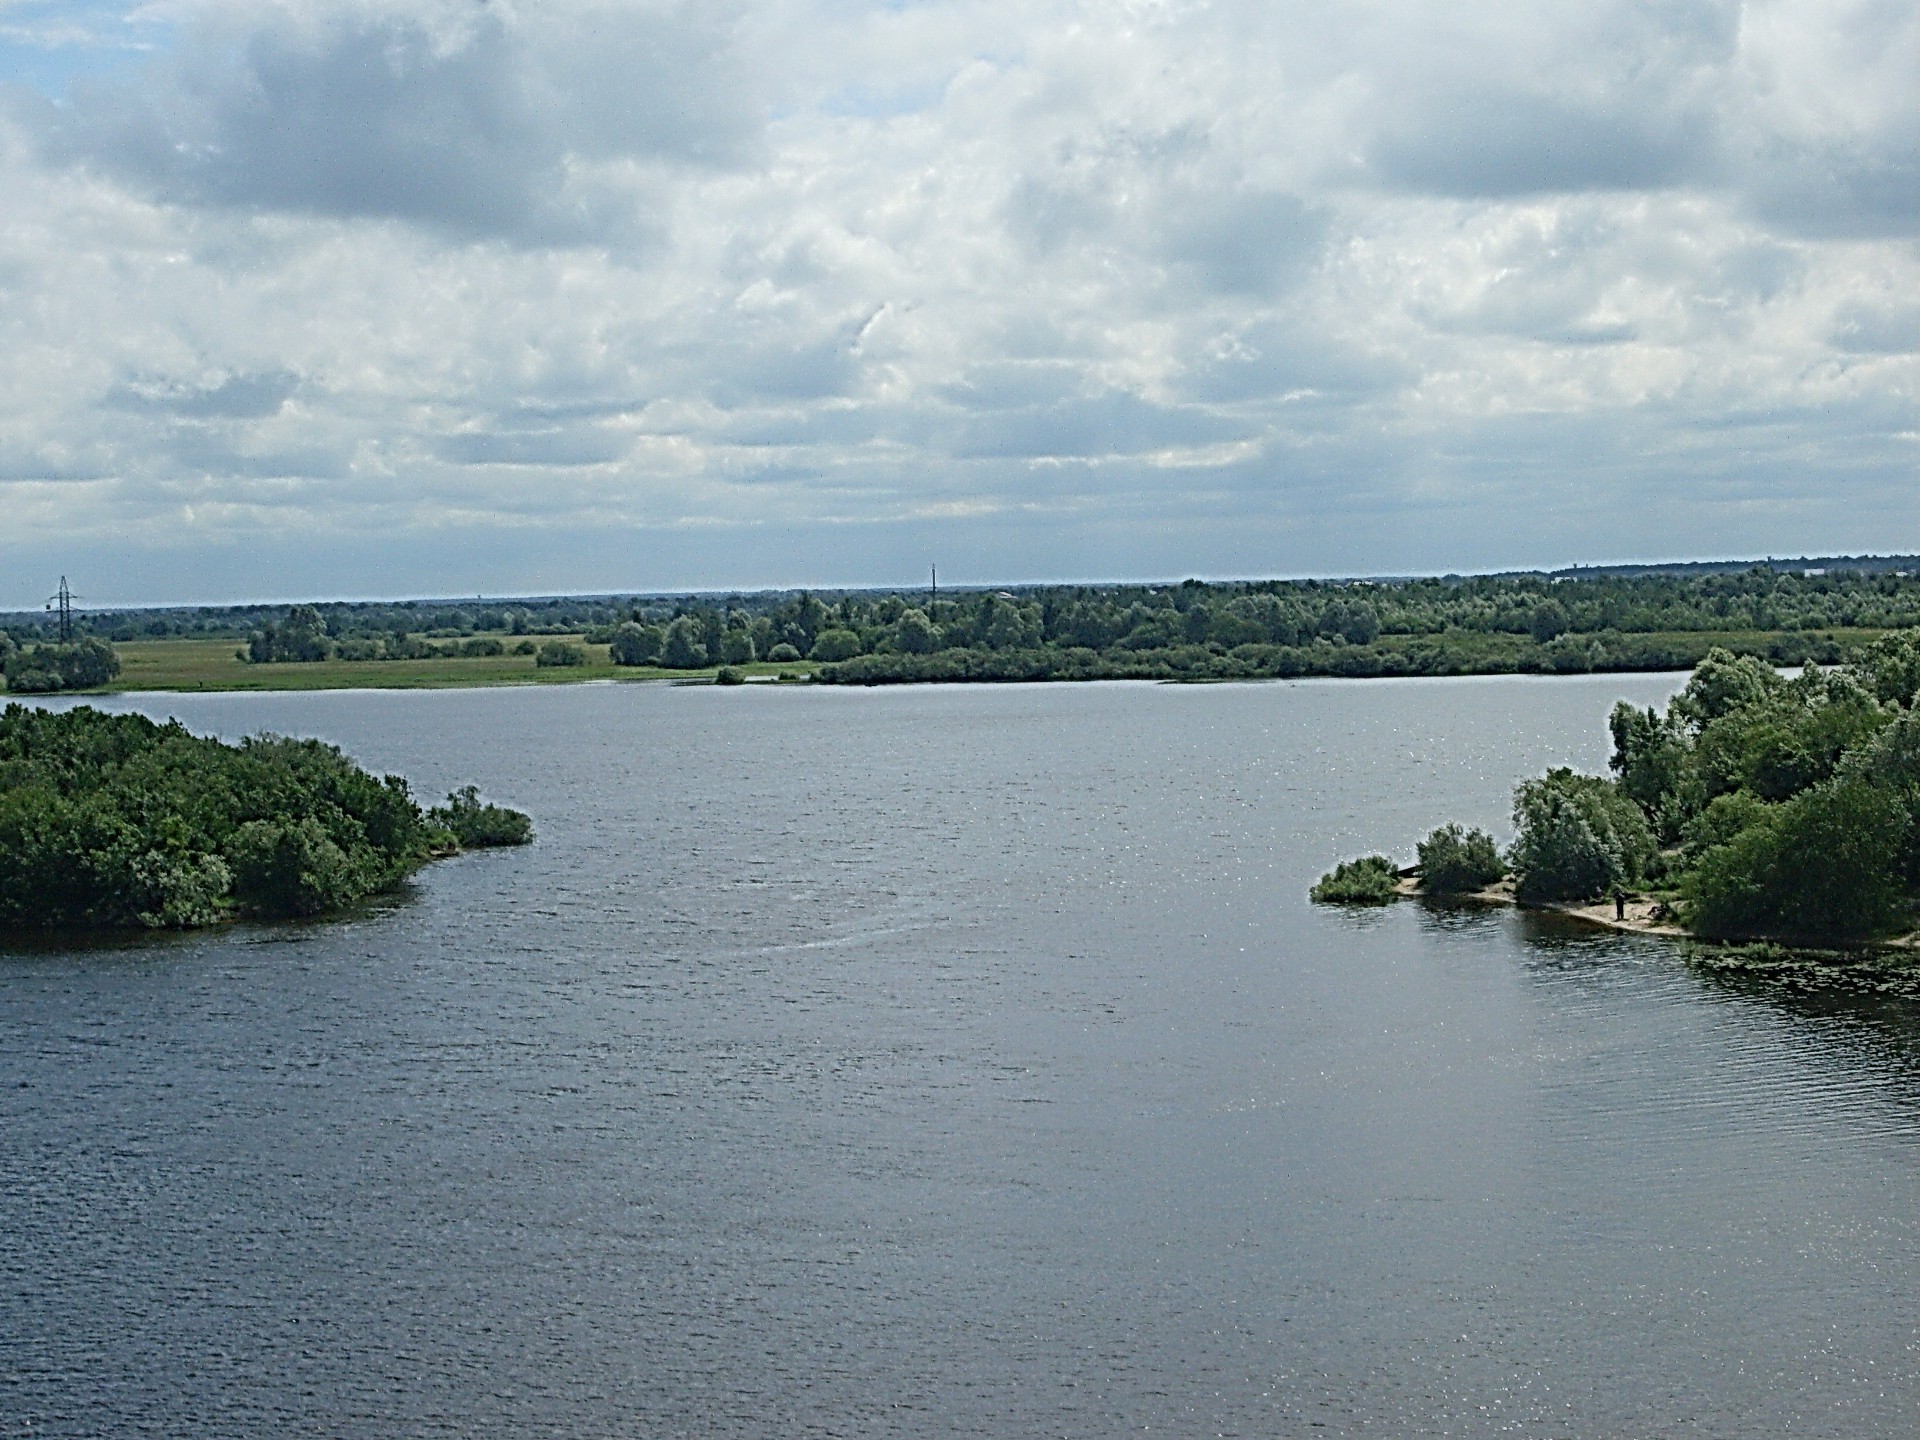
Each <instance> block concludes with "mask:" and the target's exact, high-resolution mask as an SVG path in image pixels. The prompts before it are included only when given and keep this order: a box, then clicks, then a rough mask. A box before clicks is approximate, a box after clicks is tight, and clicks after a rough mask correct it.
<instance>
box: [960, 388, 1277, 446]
mask: <svg viewBox="0 0 1920 1440" xmlns="http://www.w3.org/2000/svg"><path fill="white" fill-rule="evenodd" d="M1250 433H1251V431H1250V430H1249V429H1248V427H1247V425H1246V424H1245V423H1244V422H1242V421H1238V420H1231V419H1227V418H1225V417H1222V416H1219V415H1215V414H1213V413H1211V412H1210V411H1206V410H1202V409H1199V408H1197V407H1194V406H1168V405H1158V404H1155V403H1153V402H1152V401H1149V400H1143V399H1141V398H1140V397H1139V396H1137V395H1131V394H1128V393H1126V392H1125V391H1117V390H1116V391H1109V392H1107V393H1106V394H1104V395H1100V396H1096V397H1091V398H1085V399H1075V400H1067V401H1061V402H1059V403H1057V404H1053V405H1045V406H1035V407H1033V408H1031V409H1026V410H1017V411H1000V412H996V413H994V414H992V415H987V416H981V417H978V418H976V419H973V420H970V421H968V422H966V423H965V424H964V425H963V426H962V427H961V430H960V433H959V435H958V436H957V437H956V443H955V445H954V447H953V453H954V454H956V455H958V456H960V457H963V458H981V459H984V458H991V457H1008V458H1014V457H1024V458H1028V459H1063V458H1092V457H1098V456H1106V455H1133V454H1142V453H1148V454H1150V453H1152V452H1154V451H1158V450H1166V449H1172V448H1176V447H1180V446H1191V445H1210V444H1218V443H1220V442H1222V441H1230V440H1240V439H1245V438H1247V436H1248V435H1249V434H1250Z"/></svg>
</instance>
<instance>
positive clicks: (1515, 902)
mask: <svg viewBox="0 0 1920 1440" xmlns="http://www.w3.org/2000/svg"><path fill="white" fill-rule="evenodd" d="M1399 890H1400V893H1401V894H1402V895H1407V896H1411V897H1414V898H1419V896H1420V895H1421V894H1422V892H1421V889H1420V877H1419V876H1417V875H1402V876H1401V877H1400V881H1399ZM1453 898H1454V899H1456V900H1459V901H1460V902H1462V903H1464V904H1469V905H1512V906H1515V907H1516V908H1518V909H1521V910H1550V911H1552V912H1553V913H1554V914H1556V915H1571V916H1573V917H1574V918H1575V919H1576V920H1583V921H1585V922H1587V923H1588V924H1590V925H1597V926H1599V927H1600V928H1601V929H1603V930H1621V931H1625V932H1627V933H1629V934H1633V935H1665V936H1669V937H1671V938H1672V939H1675V940H1687V939H1692V938H1693V937H1692V936H1690V935H1688V933H1687V932H1686V930H1684V929H1683V928H1681V926H1680V925H1678V924H1677V923H1675V922H1674V921H1673V920H1671V919H1667V918H1665V916H1664V915H1663V914H1659V913H1658V912H1660V911H1661V910H1662V907H1661V906H1660V904H1659V903H1658V902H1656V901H1653V900H1647V899H1644V898H1640V897H1634V896H1630V897H1629V898H1628V900H1627V904H1626V914H1625V915H1624V916H1623V917H1619V916H1616V915H1615V914H1614V909H1613V901H1611V900H1597V901H1594V902H1593V903H1592V904H1579V903H1577V902H1575V901H1571V900H1549V901H1532V902H1526V901H1522V900H1520V899H1519V898H1518V897H1517V896H1515V895H1514V893H1513V882H1512V881H1511V880H1501V881H1497V882H1496V883H1494V884H1492V885H1489V886H1487V888H1486V889H1484V890H1475V891H1473V892H1472V893H1471V894H1466V895H1459V896H1455V897H1453ZM1701 943H1709V942H1701ZM1874 948H1876V949H1888V950H1920V932H1915V933H1914V934H1912V935H1902V936H1900V937H1898V938H1897V939H1893V940H1881V941H1878V942H1876V943H1875V946H1874Z"/></svg>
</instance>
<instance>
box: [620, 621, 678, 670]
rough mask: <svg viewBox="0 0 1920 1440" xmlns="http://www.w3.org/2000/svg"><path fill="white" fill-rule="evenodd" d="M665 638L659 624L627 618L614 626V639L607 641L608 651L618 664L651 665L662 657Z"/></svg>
mask: <svg viewBox="0 0 1920 1440" xmlns="http://www.w3.org/2000/svg"><path fill="white" fill-rule="evenodd" d="M664 639H665V636H663V635H662V634H661V632H660V629H659V627H658V626H654V625H638V624H635V623H634V622H633V621H631V620H626V621H623V622H622V623H620V624H619V625H616V626H615V627H614V630H613V639H612V640H610V641H608V642H607V653H608V655H610V656H611V657H612V659H613V663H614V664H616V665H651V664H652V663H653V662H654V661H655V660H658V659H659V658H660V646H661V643H662V641H663V640H664Z"/></svg>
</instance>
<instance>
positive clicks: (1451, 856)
mask: <svg viewBox="0 0 1920 1440" xmlns="http://www.w3.org/2000/svg"><path fill="white" fill-rule="evenodd" d="M1506 873H1507V867H1506V865H1505V864H1504V863H1503V862H1502V861H1501V859H1500V851H1499V850H1498V849H1497V848H1496V847H1495V845H1494V843H1493V837H1492V836H1491V835H1489V834H1487V832H1486V831H1484V830H1464V831H1463V830H1462V829H1461V828H1460V827H1459V826H1458V825H1442V826H1441V827H1440V828H1439V829H1438V830H1435V831H1434V832H1433V833H1432V834H1431V835H1429V836H1427V838H1426V839H1425V840H1422V841H1421V842H1420V888H1421V889H1422V890H1424V891H1425V892H1426V893H1427V894H1429V895H1464V894H1468V893H1470V892H1471V891H1474V890H1484V889H1485V888H1486V887H1487V886H1489V885H1491V884H1493V882H1494V881H1496V880H1499V879H1502V878H1503V877H1504V876H1505V875H1506Z"/></svg>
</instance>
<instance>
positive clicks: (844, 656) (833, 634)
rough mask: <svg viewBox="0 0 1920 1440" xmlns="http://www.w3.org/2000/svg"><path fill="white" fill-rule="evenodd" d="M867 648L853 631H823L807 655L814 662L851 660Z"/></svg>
mask: <svg viewBox="0 0 1920 1440" xmlns="http://www.w3.org/2000/svg"><path fill="white" fill-rule="evenodd" d="M865 648H866V647H865V646H864V645H862V644H861V643H860V637H859V636H858V635H856V634H854V633H853V631H851V630H822V631H821V632H820V634H819V635H818V636H817V637H815V639H814V642H813V649H811V650H809V651H808V652H807V655H808V657H809V658H810V659H814V660H825V661H835V660H851V659H852V658H853V657H854V656H856V655H858V654H860V652H861V651H862V650H864V649H865Z"/></svg>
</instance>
